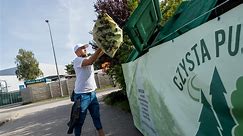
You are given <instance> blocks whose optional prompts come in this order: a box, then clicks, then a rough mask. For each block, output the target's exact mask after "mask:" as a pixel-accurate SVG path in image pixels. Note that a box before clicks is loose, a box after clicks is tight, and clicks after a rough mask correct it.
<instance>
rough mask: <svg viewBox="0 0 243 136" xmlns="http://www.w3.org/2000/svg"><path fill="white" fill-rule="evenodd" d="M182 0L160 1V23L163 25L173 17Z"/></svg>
mask: <svg viewBox="0 0 243 136" xmlns="http://www.w3.org/2000/svg"><path fill="white" fill-rule="evenodd" d="M181 2H182V0H164V1H161V3H160V10H161V13H162V19H161V22H160V24H161V25H162V26H163V25H164V24H165V23H166V22H167V21H168V20H169V19H170V17H172V16H173V15H174V13H175V11H176V9H177V7H178V6H179V5H180V4H181Z"/></svg>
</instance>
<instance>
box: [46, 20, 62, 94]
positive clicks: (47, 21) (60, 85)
mask: <svg viewBox="0 0 243 136" xmlns="http://www.w3.org/2000/svg"><path fill="white" fill-rule="evenodd" d="M45 21H46V23H47V24H48V28H49V31H50V37H51V45H52V51H53V55H54V59H55V64H56V70H57V76H58V80H59V87H60V89H61V96H62V97H63V91H62V84H61V80H60V75H59V72H58V67H57V59H56V54H55V49H54V45H53V39H52V34H51V27H50V24H49V20H45Z"/></svg>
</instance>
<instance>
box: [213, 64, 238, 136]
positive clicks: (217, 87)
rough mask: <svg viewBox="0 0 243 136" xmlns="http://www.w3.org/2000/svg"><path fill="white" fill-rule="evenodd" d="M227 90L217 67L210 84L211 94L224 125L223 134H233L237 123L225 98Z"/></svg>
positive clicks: (222, 125)
mask: <svg viewBox="0 0 243 136" xmlns="http://www.w3.org/2000/svg"><path fill="white" fill-rule="evenodd" d="M224 93H225V94H226V93H227V92H226V90H225V87H224V84H223V82H222V80H221V78H220V76H219V73H218V70H217V68H216V67H215V69H214V72H213V78H212V81H211V84H210V95H212V105H213V108H214V111H215V112H216V114H217V116H218V119H219V121H220V124H221V127H222V130H221V132H222V135H224V136H231V135H232V134H231V130H232V128H233V127H234V126H235V125H236V123H235V121H234V119H233V117H232V115H231V113H230V109H229V107H228V104H227V101H226V99H225V96H224Z"/></svg>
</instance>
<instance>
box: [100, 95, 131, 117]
mask: <svg viewBox="0 0 243 136" xmlns="http://www.w3.org/2000/svg"><path fill="white" fill-rule="evenodd" d="M104 102H105V103H106V104H107V105H112V106H115V107H118V108H120V109H122V110H124V111H126V112H131V110H130V106H129V102H128V99H127V96H126V95H125V93H124V92H123V91H117V92H112V93H110V94H108V95H107V96H105V98H104Z"/></svg>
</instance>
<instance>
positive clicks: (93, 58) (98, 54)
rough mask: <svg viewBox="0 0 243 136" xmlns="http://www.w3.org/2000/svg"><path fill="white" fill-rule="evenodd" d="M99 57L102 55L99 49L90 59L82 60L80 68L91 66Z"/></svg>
mask: <svg viewBox="0 0 243 136" xmlns="http://www.w3.org/2000/svg"><path fill="white" fill-rule="evenodd" d="M101 55H103V51H102V50H101V49H100V48H99V49H97V50H96V51H95V53H94V54H93V55H91V57H89V58H88V59H84V60H83V63H82V66H88V65H92V64H93V63H94V62H95V61H96V60H97V59H98V58H99V57H100V56H101Z"/></svg>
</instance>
